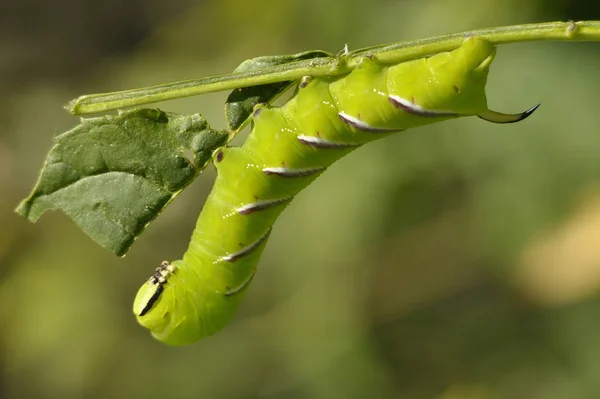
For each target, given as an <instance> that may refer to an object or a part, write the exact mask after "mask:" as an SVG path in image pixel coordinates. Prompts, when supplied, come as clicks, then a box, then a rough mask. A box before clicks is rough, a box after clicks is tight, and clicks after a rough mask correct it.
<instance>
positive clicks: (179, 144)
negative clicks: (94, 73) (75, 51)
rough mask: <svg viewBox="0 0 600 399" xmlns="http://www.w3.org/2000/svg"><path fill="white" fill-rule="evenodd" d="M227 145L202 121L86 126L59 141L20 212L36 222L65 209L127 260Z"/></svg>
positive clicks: (138, 119) (110, 120) (140, 118)
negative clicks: (189, 155) (149, 227)
mask: <svg viewBox="0 0 600 399" xmlns="http://www.w3.org/2000/svg"><path fill="white" fill-rule="evenodd" d="M227 139H228V134H227V132H225V131H216V130H212V129H211V128H210V126H209V125H208V123H207V122H206V120H205V119H204V118H203V117H202V116H200V115H198V114H195V115H177V114H173V113H166V112H163V111H161V110H158V109H137V110H132V111H128V112H123V113H120V114H119V115H118V116H110V115H108V116H103V117H99V118H90V119H82V121H81V124H80V125H78V126H77V127H75V128H74V129H72V130H70V131H68V132H66V133H64V134H62V135H60V136H58V137H57V138H56V140H55V145H54V146H53V147H52V149H51V150H50V152H49V154H48V157H47V158H46V162H45V164H44V167H43V169H42V172H41V175H40V178H39V180H38V182H37V184H36V186H35V188H34V190H33V192H32V193H31V195H30V196H29V197H28V198H27V199H25V200H24V201H22V202H21V203H20V204H19V206H18V207H17V209H16V211H17V212H18V213H19V214H21V215H22V216H24V217H27V218H28V219H29V220H30V221H32V222H35V221H37V220H38V219H39V218H40V216H41V215H42V214H43V213H44V212H45V211H46V210H49V209H50V210H56V209H61V210H63V211H64V212H65V213H66V214H67V215H69V216H70V217H71V218H72V219H73V220H74V221H75V223H76V224H77V225H78V226H79V227H80V228H81V229H82V230H83V231H85V232H86V233H87V234H88V235H89V236H90V237H92V239H94V240H95V241H96V242H98V243H99V244H100V245H102V246H103V247H105V248H107V249H108V250H110V251H112V252H114V253H116V254H117V255H124V254H125V253H126V252H127V250H128V249H129V247H130V246H131V245H132V243H133V241H134V240H135V239H136V237H138V236H139V235H140V234H141V232H142V231H143V230H144V228H145V227H146V226H147V225H148V224H149V223H150V222H151V221H152V220H153V219H154V218H155V217H156V216H157V215H158V214H159V213H160V212H161V211H162V210H163V209H164V208H165V206H166V205H167V204H168V203H169V202H170V201H171V200H172V199H173V198H174V197H175V196H176V195H177V194H178V193H179V192H180V191H181V190H182V189H183V188H184V187H185V186H186V185H187V184H189V183H190V182H192V181H193V180H194V178H195V177H196V176H197V175H198V174H199V173H200V171H201V170H202V169H203V168H204V167H205V166H206V164H207V163H208V161H209V160H210V156H211V154H212V152H213V151H214V150H215V149H216V148H218V147H220V146H222V145H224V144H225V143H226V142H227ZM184 149H188V150H191V152H192V153H193V154H194V159H193V160H188V159H187V158H186V157H185V156H184V154H183V150H184Z"/></svg>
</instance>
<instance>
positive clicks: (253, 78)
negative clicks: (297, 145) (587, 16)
mask: <svg viewBox="0 0 600 399" xmlns="http://www.w3.org/2000/svg"><path fill="white" fill-rule="evenodd" d="M475 35H476V36H480V37H483V38H486V39H487V40H489V41H491V42H493V43H496V44H505V43H518V42H535V41H600V21H581V22H547V23H541V24H527V25H514V26H505V27H499V28H490V29H481V30H473V31H469V32H461V33H454V34H450V35H443V36H437V37H432V38H428V39H420V40H413V41H408V42H399V43H393V44H388V45H382V46H375V47H369V48H364V49H359V50H355V51H352V52H350V53H348V54H346V55H343V56H340V57H331V58H315V59H312V60H305V61H298V62H293V63H289V64H282V65H277V66H272V67H266V68H264V69H262V70H260V71H250V72H243V73H230V74H225V75H218V76H212V77H207V78H201V79H193V80H186V81H181V82H175V83H168V84H163V85H158V86H151V87H144V88H140V89H132V90H125V91H118V92H113V93H103V94H90V95H84V96H81V97H78V98H76V99H74V100H72V101H70V102H69V103H68V104H67V105H66V106H65V108H66V109H67V111H68V112H69V113H71V114H74V115H82V114H92V113H98V112H104V111H110V110H115V109H120V108H126V107H132V106H138V105H142V104H149V103H154V102H159V101H165V100H171V99H175V98H182V97H190V96H195V95H199V94H205V93H212V92H216V91H223V90H233V89H236V88H240V87H249V86H257V85H262V84H268V83H275V82H282V81H289V80H296V79H299V78H301V77H302V76H305V75H312V76H336V75H344V74H347V73H349V72H350V71H352V70H353V69H354V68H355V67H356V65H357V64H358V63H359V62H360V58H361V57H364V56H365V55H375V56H376V57H377V59H378V60H379V61H380V62H384V63H390V64H392V63H398V62H403V61H408V60H411V59H415V58H420V57H424V56H427V55H431V54H436V53H439V52H443V51H450V50H453V49H455V48H457V47H458V46H459V45H460V44H461V43H462V41H463V40H464V39H465V38H466V37H468V36H475Z"/></svg>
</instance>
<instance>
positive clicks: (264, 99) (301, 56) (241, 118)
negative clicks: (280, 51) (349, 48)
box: [225, 50, 333, 131]
mask: <svg viewBox="0 0 600 399" xmlns="http://www.w3.org/2000/svg"><path fill="white" fill-rule="evenodd" d="M322 57H333V55H331V54H330V53H327V52H325V51H321V50H314V51H306V52H303V53H298V54H294V55H277V56H267V57H258V58H253V59H250V60H246V61H244V62H242V63H241V64H240V65H239V66H238V67H237V68H236V69H235V70H234V72H240V73H241V72H251V71H260V70H263V69H264V68H266V67H269V66H275V65H282V64H289V63H291V62H296V61H302V60H309V59H313V58H322ZM293 84H294V81H284V82H277V83H270V84H266V85H259V86H252V87H244V88H240V89H235V90H233V91H232V92H231V94H230V95H229V97H227V102H226V103H225V117H226V118H227V124H228V126H229V129H231V130H232V131H238V130H240V129H241V128H243V127H244V126H245V125H246V124H247V123H248V121H249V120H250V117H251V116H252V111H253V109H254V107H255V106H256V105H257V104H270V103H271V102H273V101H274V100H275V99H277V97H279V96H280V95H281V94H282V93H284V92H285V91H286V90H287V89H289V88H290V87H291V86H292V85H293Z"/></svg>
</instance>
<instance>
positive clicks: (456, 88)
mask: <svg viewBox="0 0 600 399" xmlns="http://www.w3.org/2000/svg"><path fill="white" fill-rule="evenodd" d="M453 88H454V91H455V92H456V94H459V93H460V88H459V87H458V86H456V85H454V86H453Z"/></svg>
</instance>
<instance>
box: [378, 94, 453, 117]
mask: <svg viewBox="0 0 600 399" xmlns="http://www.w3.org/2000/svg"><path fill="white" fill-rule="evenodd" d="M389 100H390V102H391V103H392V105H393V106H394V107H396V108H400V109H401V110H403V111H405V112H408V113H409V114H413V115H419V116H459V114H458V113H456V112H450V111H431V110H427V109H425V108H423V107H421V106H420V105H417V104H413V103H412V102H410V101H408V100H406V99H404V98H402V97H398V96H396V95H393V94H390V96H389Z"/></svg>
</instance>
